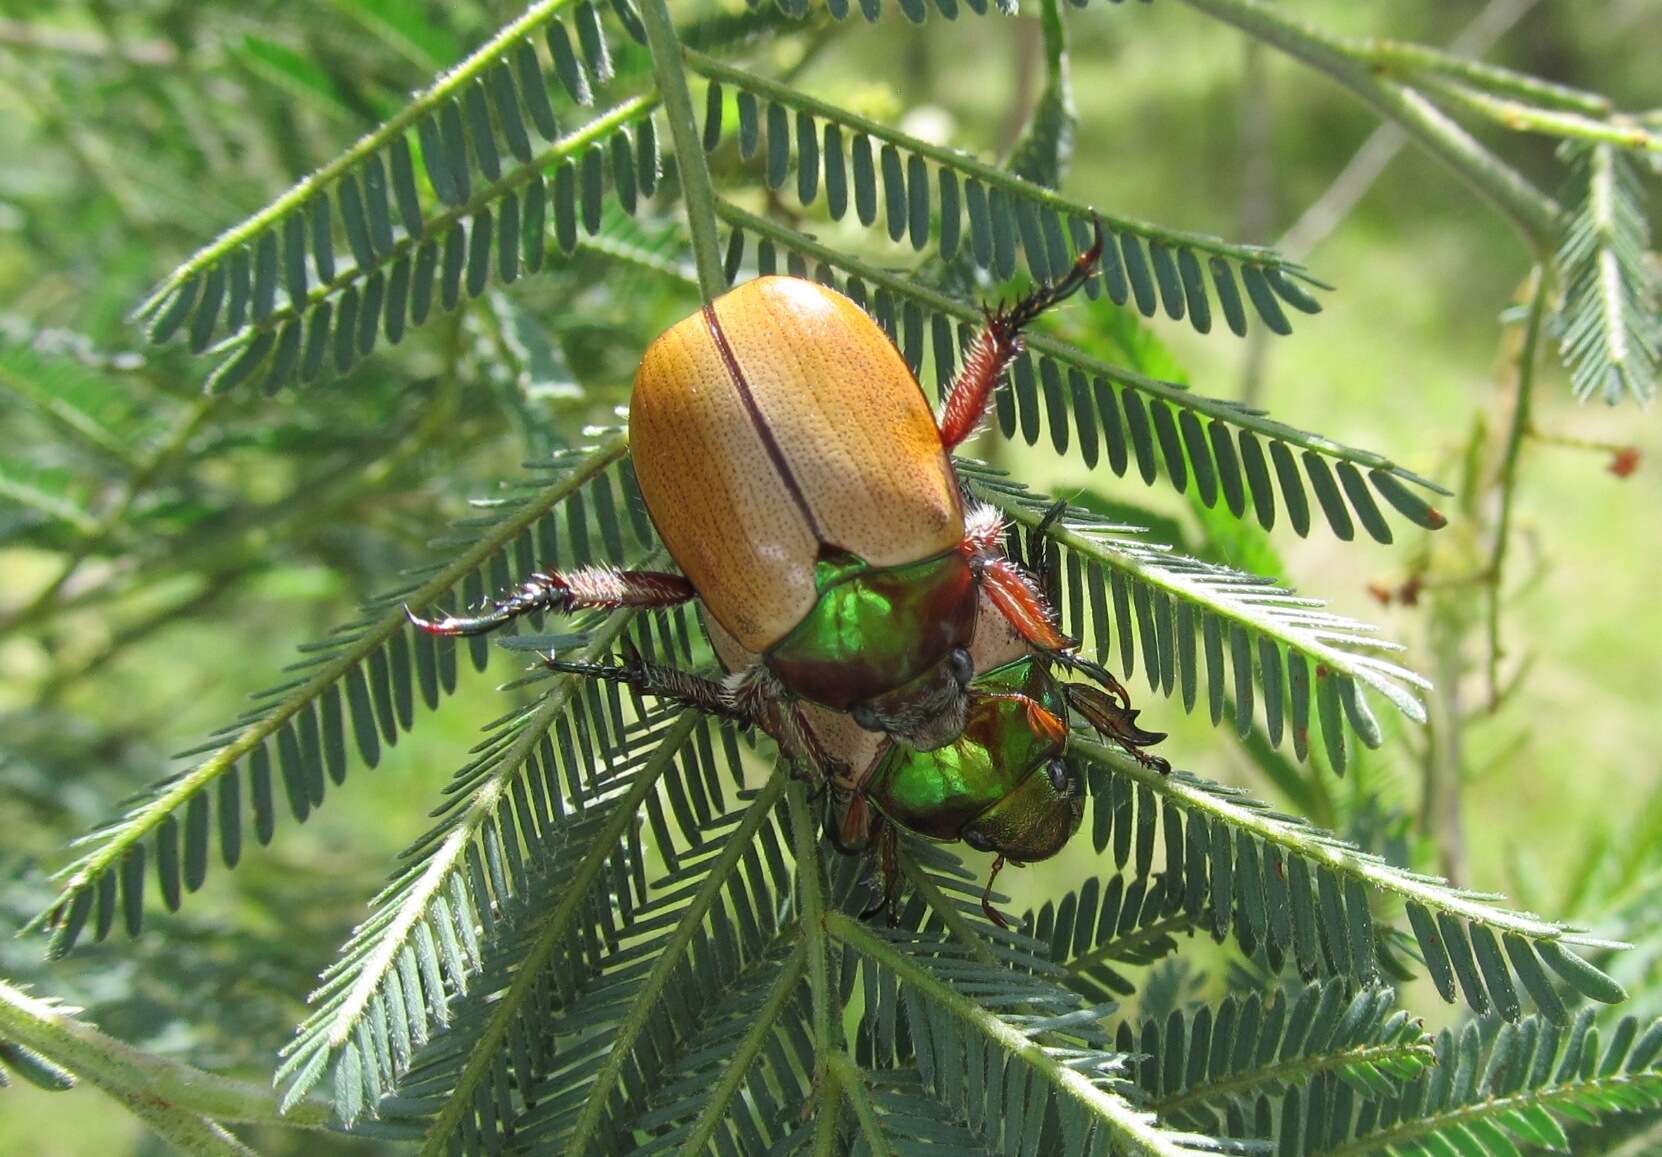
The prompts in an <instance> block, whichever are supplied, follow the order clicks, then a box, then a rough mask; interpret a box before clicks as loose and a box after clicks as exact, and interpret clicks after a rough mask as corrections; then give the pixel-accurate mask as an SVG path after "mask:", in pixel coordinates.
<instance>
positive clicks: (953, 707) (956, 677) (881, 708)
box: [849, 647, 975, 751]
mask: <svg viewBox="0 0 1662 1157" xmlns="http://www.w3.org/2000/svg"><path fill="white" fill-rule="evenodd" d="M974 678H975V663H974V661H973V660H971V658H970V655H969V652H968V651H967V650H965V649H964V648H963V647H953V648H952V649H951V650H949V651H948V652H947V653H946V655H945V657H944V658H942V659H941V661H940V662H939V663H936V664H934V665H933V666H932V667H930V668H929V669H928V670H926V671H924V672H923V674H921V675H919V676H918V677H917V678H915V679H913V680H911V681H910V682H908V683H904V684H902V685H901V686H899V687H896V688H895V689H894V690H893V691H889V692H886V693H885V694H882V695H876V696H873V697H872V698H870V699H867V700H864V701H863V702H860V703H856V704H854V706H853V707H851V708H849V714H850V715H852V716H853V717H854V722H856V723H858V724H859V725H860V726H861V727H864V728H865V729H866V730H867V731H880V732H882V733H884V734H885V735H891V736H893V737H894V738H895V739H896V740H898V741H899V742H901V743H904V744H905V745H906V746H908V747H915V748H917V749H918V750H919V751H933V750H935V749H936V748H937V747H944V746H945V745H946V744H948V743H951V742H952V741H953V740H955V739H957V738H958V736H959V735H960V734H962V732H963V730H964V720H965V717H966V712H967V711H968V708H969V697H968V688H969V685H970V680H972V679H974Z"/></svg>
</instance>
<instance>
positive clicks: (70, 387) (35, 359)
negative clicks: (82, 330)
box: [0, 318, 165, 469]
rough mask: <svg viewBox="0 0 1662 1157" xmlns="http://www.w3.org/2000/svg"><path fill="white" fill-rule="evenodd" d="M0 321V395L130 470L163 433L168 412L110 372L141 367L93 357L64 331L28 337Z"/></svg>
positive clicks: (87, 346) (130, 360) (127, 361)
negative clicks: (111, 368) (163, 418)
mask: <svg viewBox="0 0 1662 1157" xmlns="http://www.w3.org/2000/svg"><path fill="white" fill-rule="evenodd" d="M4 322H5V319H4V318H0V395H7V396H9V397H11V398H12V399H13V400H15V401H16V402H18V403H21V404H22V405H25V406H28V407H30V408H32V409H34V410H36V411H37V412H38V413H40V414H41V415H42V416H43V417H45V418H46V419H47V420H48V421H49V422H51V423H52V424H53V426H55V427H56V428H57V429H59V430H61V431H63V432H64V433H66V434H68V435H69V436H70V438H72V439H73V440H74V441H75V442H77V443H81V444H83V445H85V446H87V447H89V448H91V449H92V450H94V451H96V452H97V453H98V455H99V456H100V457H102V458H105V459H108V460H109V461H111V462H114V463H115V464H117V465H119V466H122V467H125V468H128V469H131V468H134V467H136V466H137V465H138V463H139V461H140V452H141V451H143V450H144V449H145V445H146V443H147V442H148V441H149V440H150V439H151V438H152V437H153V436H154V435H155V434H156V433H157V432H158V431H159V430H160V428H161V426H162V423H161V422H160V421H158V419H159V418H160V417H161V416H162V414H163V413H165V407H161V406H158V405H157V401H156V399H154V398H152V397H140V396H139V394H140V391H139V390H137V389H135V388H134V386H133V383H132V381H131V380H124V379H123V378H121V377H118V376H116V375H115V374H112V373H110V372H107V370H106V367H107V366H109V365H110V364H111V363H112V361H115V362H116V364H117V365H119V366H121V367H123V368H130V367H131V365H133V364H134V363H136V362H137V359H136V358H132V357H131V355H128V356H127V357H125V358H122V359H119V360H116V359H109V358H98V359H97V360H93V357H95V356H96V355H91V351H90V343H86V342H85V340H84V339H81V340H76V339H77V338H78V337H79V335H75V334H66V333H62V332H61V331H60V332H58V333H53V332H51V331H47V332H43V333H28V332H27V331H22V330H20V329H17V328H14V327H12V326H8V325H6V324H4ZM100 363H102V364H100Z"/></svg>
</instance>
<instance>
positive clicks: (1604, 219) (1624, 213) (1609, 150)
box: [1558, 143, 1662, 405]
mask: <svg viewBox="0 0 1662 1157" xmlns="http://www.w3.org/2000/svg"><path fill="white" fill-rule="evenodd" d="M1560 149H1561V151H1562V152H1563V154H1564V155H1565V158H1566V160H1567V161H1568V164H1569V169H1570V180H1569V187H1568V188H1567V189H1566V190H1565V198H1564V199H1565V202H1566V206H1567V207H1566V209H1565V215H1564V225H1563V243H1562V246H1561V247H1560V249H1559V251H1558V265H1559V268H1560V269H1561V270H1562V271H1563V275H1564V281H1565V286H1564V306H1563V310H1562V315H1561V316H1560V318H1559V325H1560V326H1561V327H1562V329H1563V337H1562V338H1561V339H1560V342H1559V344H1560V347H1561V349H1562V351H1563V356H1564V360H1565V362H1567V363H1568V364H1569V365H1570V367H1571V368H1572V370H1573V378H1574V384H1575V393H1576V397H1578V398H1581V399H1583V400H1585V399H1587V398H1591V397H1594V396H1600V397H1602V398H1603V399H1604V400H1605V401H1606V402H1609V403H1610V404H1611V405H1614V404H1615V403H1617V402H1620V401H1622V400H1623V399H1624V398H1633V399H1634V400H1635V401H1640V402H1648V401H1650V400H1651V399H1652V398H1653V397H1655V396H1656V367H1657V362H1658V361H1662V313H1659V312H1658V304H1657V296H1656V285H1655V281H1656V278H1655V274H1654V273H1652V272H1651V268H1650V266H1649V264H1648V262H1649V260H1650V227H1649V225H1648V224H1647V222H1646V220H1645V200H1644V192H1643V187H1642V186H1641V184H1640V182H1639V175H1638V173H1637V172H1636V171H1635V168H1634V162H1633V161H1632V160H1630V159H1629V158H1628V157H1625V156H1623V155H1622V154H1621V153H1620V152H1618V151H1617V150H1616V148H1615V147H1614V146H1612V145H1602V144H1601V145H1582V144H1568V143H1566V144H1564V145H1562V146H1560Z"/></svg>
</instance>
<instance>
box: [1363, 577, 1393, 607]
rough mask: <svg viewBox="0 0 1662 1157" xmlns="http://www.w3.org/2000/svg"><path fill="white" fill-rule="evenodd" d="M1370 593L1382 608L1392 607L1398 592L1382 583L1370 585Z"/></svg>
mask: <svg viewBox="0 0 1662 1157" xmlns="http://www.w3.org/2000/svg"><path fill="white" fill-rule="evenodd" d="M1368 593H1369V594H1370V595H1372V596H1373V597H1374V601H1376V602H1377V603H1378V604H1379V605H1380V606H1382V607H1388V606H1390V605H1391V603H1392V601H1394V600H1395V598H1396V591H1395V590H1393V589H1392V588H1391V587H1389V586H1387V585H1386V584H1385V583H1382V582H1371V583H1369V584H1368Z"/></svg>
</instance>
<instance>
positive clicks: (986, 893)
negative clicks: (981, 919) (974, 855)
mask: <svg viewBox="0 0 1662 1157" xmlns="http://www.w3.org/2000/svg"><path fill="white" fill-rule="evenodd" d="M1003 868H1004V857H1003V856H1002V855H1000V856H998V857H997V858H995V859H994V860H993V870H992V871H991V872H989V873H988V874H987V887H986V889H985V890H983V891H982V893H981V910H982V911H983V912H985V913H986V914H987V919H989V920H991V921H992V922H993V923H994V924H997V925H998V926H999V927H1000V928H1008V927H1010V919H1009V917H1007V916H1005V915H1004V913H1002V912H1000V911H999V910H998V909H997V908H994V907H993V881H994V880H996V879H998V873H999V872H1000V871H1001V870H1003Z"/></svg>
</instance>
